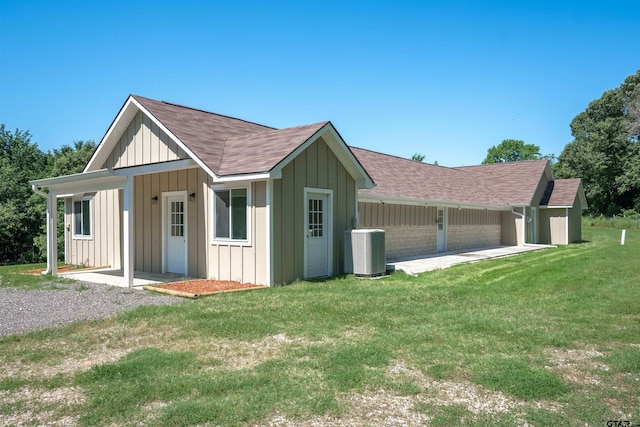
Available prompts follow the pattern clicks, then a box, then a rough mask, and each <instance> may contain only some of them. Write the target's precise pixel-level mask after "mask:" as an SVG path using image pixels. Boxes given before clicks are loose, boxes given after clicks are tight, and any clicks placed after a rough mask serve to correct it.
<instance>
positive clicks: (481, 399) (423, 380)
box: [388, 362, 524, 414]
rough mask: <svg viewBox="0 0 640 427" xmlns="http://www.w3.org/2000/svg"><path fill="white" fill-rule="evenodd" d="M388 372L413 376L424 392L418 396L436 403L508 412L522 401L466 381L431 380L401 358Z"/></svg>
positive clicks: (489, 412) (477, 409)
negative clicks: (404, 362) (407, 365)
mask: <svg viewBox="0 0 640 427" xmlns="http://www.w3.org/2000/svg"><path fill="white" fill-rule="evenodd" d="M388 375H390V376H392V377H405V378H409V379H411V380H413V381H414V382H415V383H416V384H417V385H419V386H420V387H421V388H422V389H424V392H425V393H426V394H427V396H426V397H424V398H422V399H421V400H422V401H423V402H425V403H432V404H434V405H437V406H454V405H458V406H464V407H465V408H467V410H468V411H469V412H471V413H473V414H481V413H487V414H495V413H504V412H510V411H512V410H513V409H514V408H516V407H519V406H522V405H523V404H524V402H520V401H518V400H515V399H511V398H509V397H507V396H505V395H504V394H502V393H500V392H497V391H491V390H487V389H485V388H484V387H481V386H479V385H476V384H473V383H470V382H467V381H450V380H433V379H430V378H428V377H427V376H425V375H424V374H422V372H419V371H417V370H415V369H409V368H407V367H406V366H405V365H404V364H403V363H402V362H400V363H398V364H396V365H395V366H393V367H391V369H389V371H388Z"/></svg>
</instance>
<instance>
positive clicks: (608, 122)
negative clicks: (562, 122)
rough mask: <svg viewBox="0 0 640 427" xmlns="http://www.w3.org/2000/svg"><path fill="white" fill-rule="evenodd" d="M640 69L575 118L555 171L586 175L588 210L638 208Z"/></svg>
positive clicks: (562, 175) (606, 212) (614, 212)
mask: <svg viewBox="0 0 640 427" xmlns="http://www.w3.org/2000/svg"><path fill="white" fill-rule="evenodd" d="M639 97H640V70H638V71H637V72H636V73H635V74H633V75H631V76H629V77H627V78H626V79H625V81H624V82H623V83H622V84H621V85H620V87H618V88H616V89H612V90H608V91H606V92H604V94H603V95H602V96H601V97H600V98H599V99H596V100H595V101H592V102H591V103H590V104H589V106H588V107H587V108H586V110H585V111H583V112H581V113H580V114H578V115H577V116H576V117H575V118H574V119H573V121H572V122H571V133H572V135H573V137H574V140H573V141H572V142H570V143H569V144H567V146H566V147H565V148H564V150H563V151H562V153H561V154H560V156H559V157H558V164H557V165H556V168H555V170H554V172H555V174H556V176H558V177H560V178H568V177H580V178H582V180H583V184H584V187H585V192H586V194H587V199H588V200H589V204H590V210H591V211H592V212H593V213H596V214H604V215H607V216H611V215H617V214H619V213H621V212H622V211H625V210H628V209H636V210H640V146H639V144H640V143H639V137H640V119H639V116H640V114H639V108H640V106H639V103H640V101H639Z"/></svg>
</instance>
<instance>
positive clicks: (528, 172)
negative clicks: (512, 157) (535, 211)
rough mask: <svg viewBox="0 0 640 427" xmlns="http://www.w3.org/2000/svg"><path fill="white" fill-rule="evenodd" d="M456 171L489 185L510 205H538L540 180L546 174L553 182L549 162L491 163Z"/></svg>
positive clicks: (459, 168) (462, 167) (460, 168)
mask: <svg viewBox="0 0 640 427" xmlns="http://www.w3.org/2000/svg"><path fill="white" fill-rule="evenodd" d="M455 169H458V170H461V171H465V172H468V173H470V174H472V175H474V176H475V177H477V178H478V179H482V181H483V182H485V183H486V184H487V185H489V186H490V187H491V189H492V192H495V193H496V195H498V196H500V198H502V199H503V200H506V201H508V203H509V204H510V205H515V206H522V205H531V204H535V203H537V200H533V199H534V197H535V193H536V190H537V189H538V185H539V184H540V180H541V179H542V177H543V176H544V175H545V174H546V175H547V180H550V181H551V180H553V176H552V174H551V168H550V166H549V161H548V160H527V161H523V162H506V163H490V164H485V165H476V166H459V167H457V168H455Z"/></svg>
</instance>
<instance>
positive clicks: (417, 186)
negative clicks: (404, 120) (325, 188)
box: [351, 147, 577, 207]
mask: <svg viewBox="0 0 640 427" xmlns="http://www.w3.org/2000/svg"><path fill="white" fill-rule="evenodd" d="M351 150H352V151H353V153H354V154H355V156H356V157H357V158H358V160H359V161H360V163H362V165H363V166H364V167H365V169H367V171H369V173H370V174H371V177H372V178H373V180H374V181H375V182H376V183H377V187H375V188H371V189H366V190H360V191H359V194H363V195H371V196H376V195H378V196H381V197H383V196H384V197H392V198H409V199H421V200H429V201H441V202H448V203H460V204H475V205H485V206H487V205H490V206H505V207H506V206H508V205H530V204H535V203H536V202H537V200H533V197H534V195H535V192H536V190H537V188H538V185H539V183H540V180H541V178H542V177H543V175H544V174H545V169H546V168H547V161H546V160H533V161H526V162H512V163H495V164H487V165H478V166H462V167H456V168H448V167H442V166H434V165H429V164H425V163H420V162H415V161H412V160H409V159H403V158H400V157H396V156H390V155H387V154H381V153H377V152H375V151H369V150H364V149H361V148H355V147H351ZM571 191H573V197H575V195H576V192H577V186H575V187H572V188H570V189H567V192H568V193H570V192H571ZM572 203H573V199H572V200H571V204H572Z"/></svg>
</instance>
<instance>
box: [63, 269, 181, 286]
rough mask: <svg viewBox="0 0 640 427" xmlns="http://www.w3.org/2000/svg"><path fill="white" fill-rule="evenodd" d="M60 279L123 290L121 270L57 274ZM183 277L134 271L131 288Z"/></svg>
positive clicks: (172, 280) (167, 281)
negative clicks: (64, 278) (99, 284)
mask: <svg viewBox="0 0 640 427" xmlns="http://www.w3.org/2000/svg"><path fill="white" fill-rule="evenodd" d="M59 276H61V277H67V278H69V279H73V280H81V281H83V282H90V283H103V284H105V285H112V286H118V287H121V288H125V287H126V286H125V284H124V273H123V271H122V270H117V269H113V268H101V269H96V270H85V271H70V272H67V273H59ZM184 279H185V277H184V276H182V275H180V274H173V273H166V274H157V273H145V272H142V271H136V272H134V274H133V288H139V289H142V287H143V286H146V285H156V284H158V283H169V282H177V281H180V280H184Z"/></svg>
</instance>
